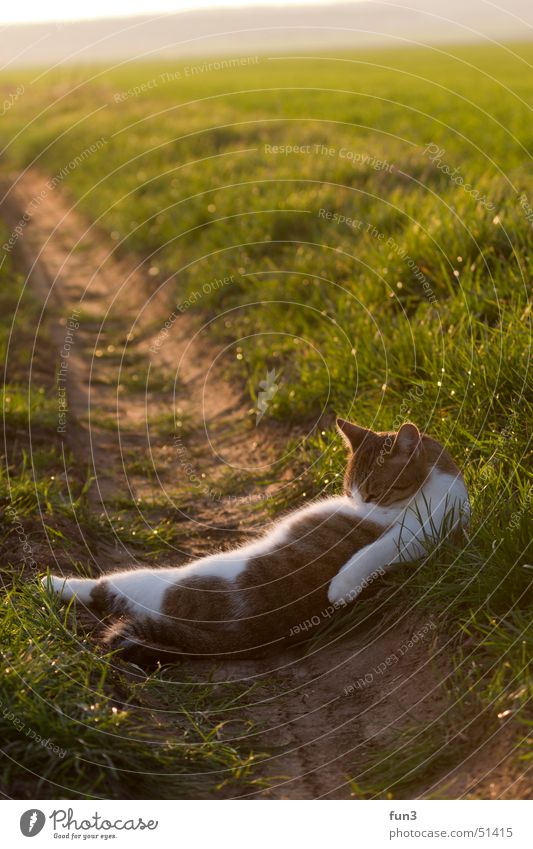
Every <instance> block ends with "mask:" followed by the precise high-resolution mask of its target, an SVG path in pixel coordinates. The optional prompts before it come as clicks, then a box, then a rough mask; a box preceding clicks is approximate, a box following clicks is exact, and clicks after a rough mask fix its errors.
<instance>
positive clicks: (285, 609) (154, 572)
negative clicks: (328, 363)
mask: <svg viewBox="0 0 533 849" xmlns="http://www.w3.org/2000/svg"><path fill="white" fill-rule="evenodd" d="M337 426H338V428H339V431H340V432H341V434H342V435H343V437H344V439H345V441H346V444H347V446H348V449H349V459H348V465H347V470H346V475H345V481H344V495H341V496H337V497H332V498H324V499H322V500H319V501H316V502H314V503H312V504H309V505H308V506H306V507H303V508H302V509H300V510H296V511H294V512H293V513H290V514H289V515H287V516H285V517H284V518H282V519H281V520H279V521H278V522H277V523H275V524H274V526H273V528H272V529H271V530H270V531H268V532H267V533H266V534H265V535H264V536H262V537H260V538H259V539H258V540H257V541H254V542H252V543H250V544H248V545H244V546H242V547H240V548H236V549H233V550H232V551H225V552H218V553H216V554H212V555H210V556H208V557H203V558H201V559H200V560H195V561H193V562H192V563H189V564H187V565H185V566H177V567H172V568H157V569H133V570H130V571H123V572H116V573H113V574H108V575H105V576H103V577H101V578H99V579H95V580H91V579H85V578H67V579H65V578H63V577H59V576H57V577H55V576H47V577H46V578H44V579H43V583H44V584H45V586H47V587H48V588H49V589H51V590H53V591H54V592H56V593H58V594H59V595H60V596H61V597H62V598H63V599H65V600H69V599H72V598H73V597H74V598H75V599H76V600H77V601H81V602H83V603H84V604H86V605H90V606H94V607H96V608H98V609H99V610H100V611H101V612H102V614H103V616H105V617H106V620H107V621H109V620H111V621H112V622H113V624H112V625H111V627H110V628H109V630H108V632H107V637H106V640H107V642H108V644H110V645H111V646H112V647H114V648H117V649H121V650H122V652H123V653H124V654H125V655H126V656H127V657H129V658H131V659H133V660H136V661H137V662H139V663H142V662H143V661H146V660H147V659H149V658H151V659H152V660H153V659H154V658H156V659H160V660H161V661H169V660H172V659H173V660H174V661H176V660H179V659H180V657H181V656H183V655H204V656H205V655H209V656H216V655H232V656H234V657H236V658H238V657H244V656H246V655H247V654H250V653H259V652H261V651H264V650H265V649H279V648H283V647H284V646H285V644H286V643H287V642H288V641H289V639H291V640H292V639H293V635H294V634H297V633H298V632H299V630H300V628H299V626H300V624H302V625H303V623H306V622H309V620H311V619H314V621H315V620H316V617H317V616H318V617H320V616H323V615H324V611H326V610H329V611H330V613H329V614H328V615H331V612H332V611H333V610H334V608H335V607H340V606H344V605H345V604H346V603H348V602H350V601H353V600H354V599H355V598H356V596H357V595H358V594H359V592H361V590H362V588H364V587H365V586H366V585H367V583H368V582H369V580H370V581H371V580H373V578H374V577H376V576H377V575H379V574H383V570H384V569H385V568H386V567H388V566H391V565H392V564H394V563H399V562H405V561H412V560H416V559H418V558H420V557H422V556H423V555H424V554H425V551H426V548H427V545H428V543H432V542H436V541H437V539H438V538H439V537H440V536H441V535H442V534H443V533H444V532H446V533H449V532H451V531H452V530H454V531H457V530H458V529H460V528H461V526H464V525H465V524H466V523H467V521H468V516H469V504H468V495H467V491H466V488H465V484H464V481H463V477H462V475H461V472H460V471H459V469H458V468H457V466H456V465H455V463H454V462H453V460H452V458H451V457H450V455H449V454H448V452H447V451H446V449H445V448H444V447H443V446H442V445H440V444H439V443H438V442H436V441H435V440H434V439H432V438H431V437H430V436H427V435H426V434H421V433H420V432H419V431H418V428H417V427H416V426H415V425H414V424H410V423H407V424H404V425H402V427H401V428H400V430H399V431H398V433H374V432H373V431H371V430H366V429H365V428H362V427H359V426H358V425H355V424H351V423H350V422H347V421H344V420H342V419H339V420H338V421H337ZM302 630H304V631H305V629H303V628H302Z"/></svg>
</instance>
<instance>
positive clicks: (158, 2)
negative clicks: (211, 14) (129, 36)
mask: <svg viewBox="0 0 533 849" xmlns="http://www.w3.org/2000/svg"><path fill="white" fill-rule="evenodd" d="M338 2H339V0H287V2H285V3H283V2H280V0H90V2H89V3H85V2H81V0H78V2H76V0H74V2H73V0H46V2H43V0H23V2H21V3H8V2H5V3H4V2H0V23H1V24H13V23H36V22H38V21H72V20H77V21H79V20H87V19H91V18H113V17H120V16H123V15H124V16H129V15H143V14H147V15H157V14H161V13H165V12H167V13H168V12H185V11H192V10H196V9H216V8H218V9H220V8H228V7H231V8H233V9H235V8H244V7H246V6H248V7H249V6H263V7H264V6H274V7H275V6H303V5H306V6H308V5H315V4H316V5H321V6H326V5H328V4H332V3H338Z"/></svg>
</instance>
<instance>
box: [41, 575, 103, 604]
mask: <svg viewBox="0 0 533 849" xmlns="http://www.w3.org/2000/svg"><path fill="white" fill-rule="evenodd" d="M41 583H42V585H43V587H44V588H45V590H47V591H48V592H53V593H56V595H59V596H61V598H62V599H63V600H64V601H70V600H71V599H73V598H75V599H76V600H77V601H81V602H83V604H94V603H95V601H96V599H95V598H94V596H95V593H94V590H95V588H96V587H97V585H98V584H99V579H97V578H63V577H60V576H58V575H45V576H44V578H42V579H41Z"/></svg>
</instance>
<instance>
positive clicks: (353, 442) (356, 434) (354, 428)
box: [337, 419, 372, 451]
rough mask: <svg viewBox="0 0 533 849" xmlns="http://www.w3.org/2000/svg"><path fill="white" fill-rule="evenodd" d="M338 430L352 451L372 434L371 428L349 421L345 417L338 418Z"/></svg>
mask: <svg viewBox="0 0 533 849" xmlns="http://www.w3.org/2000/svg"><path fill="white" fill-rule="evenodd" d="M337 430H338V431H339V433H340V434H341V436H342V438H343V439H344V441H345V442H346V444H347V445H348V447H349V448H351V449H352V451H355V449H356V448H359V446H360V445H361V443H362V442H363V440H364V439H366V438H367V437H369V436H371V435H372V431H371V430H367V429H366V428H364V427H359V425H356V424H352V422H347V421H346V420H345V419H337Z"/></svg>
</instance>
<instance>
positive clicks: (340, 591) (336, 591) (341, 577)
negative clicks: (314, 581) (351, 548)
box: [328, 571, 361, 604]
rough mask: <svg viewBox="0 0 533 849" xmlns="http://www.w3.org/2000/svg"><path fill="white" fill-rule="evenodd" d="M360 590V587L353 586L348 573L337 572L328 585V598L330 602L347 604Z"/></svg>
mask: <svg viewBox="0 0 533 849" xmlns="http://www.w3.org/2000/svg"><path fill="white" fill-rule="evenodd" d="M360 592H361V587H355V588H354V585H353V580H350V577H349V574H348V573H346V572H344V573H343V572H342V571H341V572H339V574H338V575H335V577H334V578H333V580H332V581H331V583H330V585H329V587H328V599H329V601H330V603H331V604H348V603H349V602H351V601H353V600H354V599H355V598H356V597H357V596H358V595H359V593H360Z"/></svg>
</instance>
